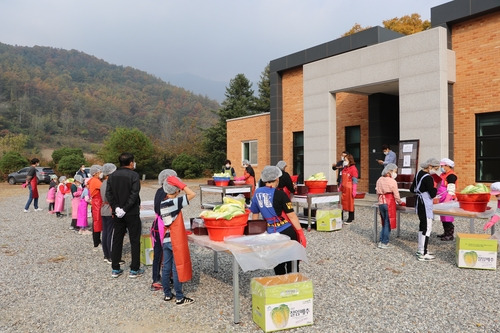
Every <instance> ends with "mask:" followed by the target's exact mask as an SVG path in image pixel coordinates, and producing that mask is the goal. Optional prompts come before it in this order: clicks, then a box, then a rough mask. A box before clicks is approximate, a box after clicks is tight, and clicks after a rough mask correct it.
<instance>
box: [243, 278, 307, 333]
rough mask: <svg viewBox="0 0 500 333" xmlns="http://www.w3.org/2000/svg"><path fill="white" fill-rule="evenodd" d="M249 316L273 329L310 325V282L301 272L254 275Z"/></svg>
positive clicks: (269, 330)
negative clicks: (263, 275) (266, 275)
mask: <svg viewBox="0 0 500 333" xmlns="http://www.w3.org/2000/svg"><path fill="white" fill-rule="evenodd" d="M250 288H251V293H252V318H253V321H254V322H255V323H256V324H257V325H259V327H260V328H261V329H262V330H264V332H273V331H279V330H283V329H288V328H293V327H300V326H306V325H312V324H313V285H312V281H311V280H310V279H308V278H307V277H305V276H304V275H302V274H300V273H291V274H286V275H277V276H268V277H260V278H253V279H252V281H251V282H250Z"/></svg>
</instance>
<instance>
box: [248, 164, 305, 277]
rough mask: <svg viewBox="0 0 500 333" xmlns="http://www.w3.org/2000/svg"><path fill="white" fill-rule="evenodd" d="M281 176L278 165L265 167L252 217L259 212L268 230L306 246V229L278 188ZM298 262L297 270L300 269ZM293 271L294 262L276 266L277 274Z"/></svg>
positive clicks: (256, 216)
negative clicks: (262, 183) (304, 229)
mask: <svg viewBox="0 0 500 333" xmlns="http://www.w3.org/2000/svg"><path fill="white" fill-rule="evenodd" d="M280 176H281V170H280V169H279V168H278V167H275V166H272V165H268V166H266V167H264V169H263V170H262V173H261V180H262V182H264V184H265V185H264V186H262V187H259V188H258V189H257V190H255V194H254V196H253V198H252V204H251V205H250V211H251V212H252V219H254V220H257V219H259V213H260V214H261V215H262V218H264V219H265V220H266V222H267V232H268V233H270V234H272V233H275V232H279V233H280V234H284V235H287V236H289V237H290V239H292V240H296V241H298V242H299V243H300V244H302V245H303V246H304V247H306V245H307V241H306V237H305V236H304V231H303V230H302V227H301V226H300V222H299V218H298V217H297V214H295V212H294V211H293V206H292V203H291V202H290V199H289V198H288V197H287V195H286V194H285V192H283V191H279V190H276V187H277V186H278V181H279V178H280ZM298 268H299V267H298V262H297V271H298ZM291 272H292V262H291V261H288V262H285V263H281V264H279V265H278V266H276V267H274V273H275V274H276V275H283V274H287V273H291Z"/></svg>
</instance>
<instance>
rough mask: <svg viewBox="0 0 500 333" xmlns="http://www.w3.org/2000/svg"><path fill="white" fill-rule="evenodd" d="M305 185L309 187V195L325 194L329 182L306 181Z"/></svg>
mask: <svg viewBox="0 0 500 333" xmlns="http://www.w3.org/2000/svg"><path fill="white" fill-rule="evenodd" d="M304 184H305V185H306V186H307V188H308V190H309V193H325V192H326V185H327V184H328V180H306V181H304Z"/></svg>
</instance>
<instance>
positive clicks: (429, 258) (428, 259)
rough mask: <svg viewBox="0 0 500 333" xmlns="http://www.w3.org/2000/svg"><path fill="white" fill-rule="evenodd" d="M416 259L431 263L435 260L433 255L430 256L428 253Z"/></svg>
mask: <svg viewBox="0 0 500 333" xmlns="http://www.w3.org/2000/svg"><path fill="white" fill-rule="evenodd" d="M417 259H418V260H419V261H431V260H434V259H436V257H435V256H433V255H430V254H429V253H427V254H426V255H419V256H418V257H417Z"/></svg>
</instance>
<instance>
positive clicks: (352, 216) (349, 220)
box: [344, 212, 354, 224]
mask: <svg viewBox="0 0 500 333" xmlns="http://www.w3.org/2000/svg"><path fill="white" fill-rule="evenodd" d="M353 220H354V212H349V217H348V218H347V220H346V221H345V222H344V223H345V224H351V223H352V221H353Z"/></svg>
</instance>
